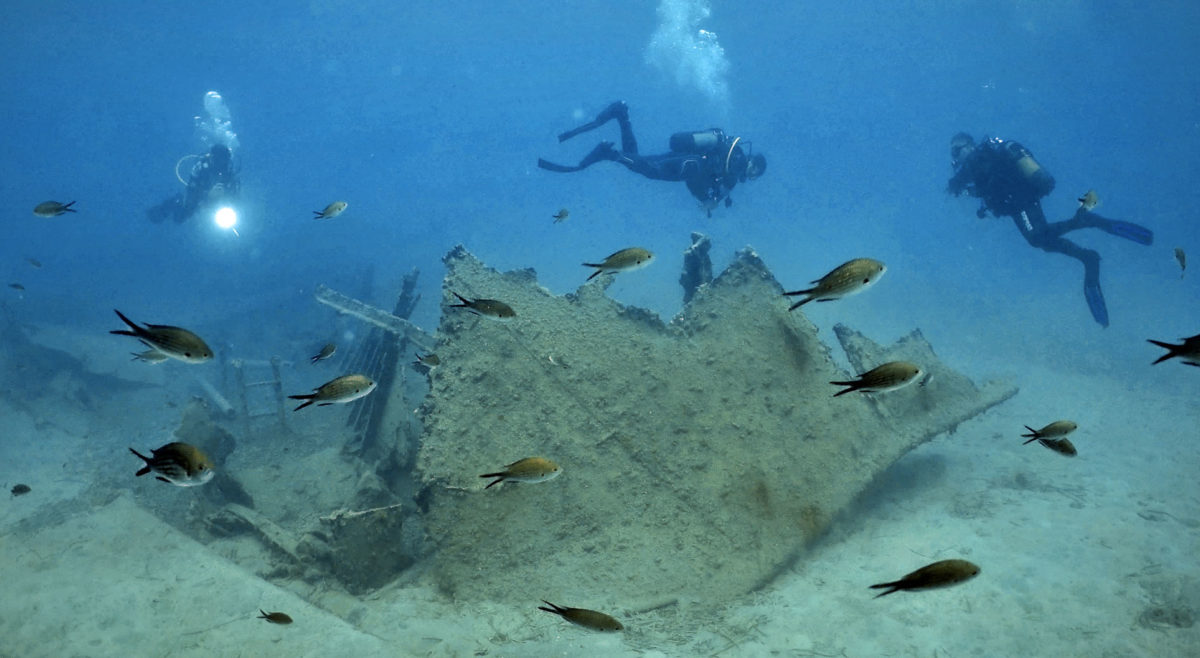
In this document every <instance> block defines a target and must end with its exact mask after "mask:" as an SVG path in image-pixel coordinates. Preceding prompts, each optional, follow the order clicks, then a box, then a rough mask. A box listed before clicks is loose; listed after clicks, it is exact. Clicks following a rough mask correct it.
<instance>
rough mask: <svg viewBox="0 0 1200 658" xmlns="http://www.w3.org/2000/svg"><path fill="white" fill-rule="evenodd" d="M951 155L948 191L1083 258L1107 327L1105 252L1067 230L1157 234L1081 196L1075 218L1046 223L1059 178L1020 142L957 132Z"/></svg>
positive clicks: (1092, 298) (1043, 244)
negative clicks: (1046, 205)
mask: <svg viewBox="0 0 1200 658" xmlns="http://www.w3.org/2000/svg"><path fill="white" fill-rule="evenodd" d="M950 160H951V164H952V166H953V167H954V176H953V177H952V178H951V179H950V181H949V182H948V183H947V186H946V190H947V192H949V193H950V194H953V195H954V196H960V195H962V194H963V193H966V194H967V195H969V196H972V197H975V198H977V199H980V205H979V209H978V210H977V211H976V212H975V215H976V216H977V217H979V218H983V217H985V216H986V215H987V214H988V213H991V214H992V216H994V217H1002V216H1004V217H1011V218H1012V220H1013V223H1014V224H1015V225H1016V227H1017V230H1018V231H1020V232H1021V235H1022V236H1024V238H1025V241H1026V242H1028V243H1029V244H1030V245H1032V246H1034V247H1037V248H1039V249H1041V250H1043V251H1048V252H1052V253H1058V254H1065V255H1067V256H1070V257H1071V258H1074V259H1076V260H1078V261H1079V262H1081V263H1083V294H1084V297H1085V298H1086V299H1087V303H1088V309H1089V310H1091V312H1092V318H1094V319H1095V320H1096V322H1097V323H1099V324H1100V325H1101V326H1103V327H1107V326H1108V308H1107V306H1106V305H1105V303H1104V294H1103V292H1101V290H1100V254H1098V253H1096V252H1095V251H1093V250H1091V249H1085V248H1083V247H1080V246H1079V245H1077V244H1075V243H1074V242H1071V241H1070V240H1067V239H1066V238H1064V237H1063V234H1064V233H1068V232H1070V231H1074V230H1077V229H1081V228H1096V229H1100V230H1101V231H1104V232H1106V233H1111V234H1112V235H1116V236H1119V237H1122V238H1125V239H1127V240H1132V241H1134V242H1136V243H1138V244H1143V245H1149V244H1151V243H1152V242H1154V233H1153V232H1152V231H1151V230H1150V229H1148V228H1146V227H1144V226H1139V225H1137V224H1132V223H1130V222H1123V221H1118V220H1115V219H1108V218H1106V217H1101V216H1100V215H1097V214H1096V213H1094V212H1092V209H1093V208H1094V204H1088V203H1084V202H1083V201H1082V200H1081V203H1080V206H1079V209H1078V210H1076V211H1075V215H1074V216H1072V217H1071V218H1070V219H1067V220H1064V221H1061V222H1047V221H1046V214H1045V213H1044V212H1043V211H1042V204H1041V199H1042V198H1043V197H1045V196H1047V195H1048V194H1050V192H1052V191H1053V190H1054V177H1053V176H1051V175H1050V174H1049V173H1048V172H1047V171H1046V170H1045V169H1043V168H1042V167H1041V165H1040V164H1038V161H1037V160H1036V159H1034V157H1033V154H1032V153H1030V152H1029V150H1028V149H1026V148H1025V147H1024V146H1021V144H1019V143H1017V142H1014V141H1006V140H1003V139H998V138H994V137H993V138H990V139H986V140H984V141H983V142H982V143H979V144H976V143H975V140H974V138H972V137H971V136H970V135H968V134H966V133H958V134H957V135H955V136H954V137H953V138H952V139H951V140H950Z"/></svg>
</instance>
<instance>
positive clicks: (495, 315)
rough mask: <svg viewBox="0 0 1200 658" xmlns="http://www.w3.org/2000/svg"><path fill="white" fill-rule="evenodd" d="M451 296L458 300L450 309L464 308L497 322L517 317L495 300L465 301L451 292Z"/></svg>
mask: <svg viewBox="0 0 1200 658" xmlns="http://www.w3.org/2000/svg"><path fill="white" fill-rule="evenodd" d="M451 294H452V295H454V296H455V297H457V298H458V301H459V303H458V304H451V305H450V308H465V309H467V310H468V311H470V312H472V313H474V314H475V315H482V316H483V317H485V318H488V319H490V320H496V321H499V322H508V321H510V320H512V319H513V318H515V317H517V312H516V311H514V310H513V307H511V306H509V305H508V304H505V303H504V302H502V301H499V300H495V299H467V298H466V297H463V296H462V295H460V294H458V293H456V292H451Z"/></svg>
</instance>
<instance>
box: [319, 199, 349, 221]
mask: <svg viewBox="0 0 1200 658" xmlns="http://www.w3.org/2000/svg"><path fill="white" fill-rule="evenodd" d="M349 206H350V204H348V203H346V202H345V201H334V202H333V203H331V204H329V205H327V206H325V209H324V210H314V211H313V219H333V218H334V217H337V216H338V215H340V214H342V213H343V212H346V208H347V207H349Z"/></svg>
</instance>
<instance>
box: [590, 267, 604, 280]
mask: <svg viewBox="0 0 1200 658" xmlns="http://www.w3.org/2000/svg"><path fill="white" fill-rule="evenodd" d="M585 264H586V263H585ZM588 267H595V265H588ZM603 272H604V270H596V271H595V272H592V275H591V276H589V277H588V278H587V280H588V281H591V280H592V279H594V278H596V277H598V276H600V275H601V274H602V273H603Z"/></svg>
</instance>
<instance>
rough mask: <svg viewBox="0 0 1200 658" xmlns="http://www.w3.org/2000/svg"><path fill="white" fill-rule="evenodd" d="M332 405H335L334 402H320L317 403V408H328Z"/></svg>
mask: <svg viewBox="0 0 1200 658" xmlns="http://www.w3.org/2000/svg"><path fill="white" fill-rule="evenodd" d="M309 404H312V403H311V402H309ZM331 404H333V403H332V402H318V403H317V406H318V407H328V406H329V405H331Z"/></svg>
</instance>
